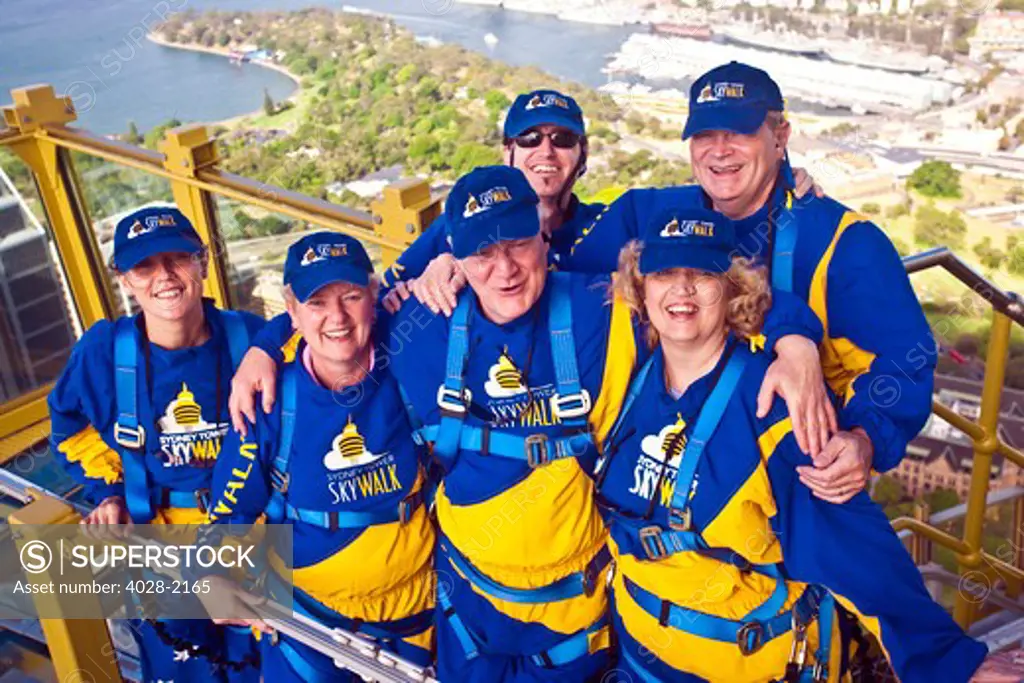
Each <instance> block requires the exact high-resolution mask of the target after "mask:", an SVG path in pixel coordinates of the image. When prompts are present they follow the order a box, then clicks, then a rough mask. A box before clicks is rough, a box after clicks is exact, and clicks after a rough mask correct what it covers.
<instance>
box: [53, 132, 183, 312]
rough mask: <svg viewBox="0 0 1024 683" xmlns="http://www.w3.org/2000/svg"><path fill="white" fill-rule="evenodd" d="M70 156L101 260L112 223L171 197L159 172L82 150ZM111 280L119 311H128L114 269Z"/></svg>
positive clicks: (110, 244) (109, 249)
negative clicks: (124, 164)
mask: <svg viewBox="0 0 1024 683" xmlns="http://www.w3.org/2000/svg"><path fill="white" fill-rule="evenodd" d="M71 160H72V162H73V163H74V166H75V171H76V173H77V174H78V179H79V187H80V188H81V191H82V196H83V200H84V201H85V206H86V209H87V210H88V212H89V218H90V219H91V220H92V227H93V230H94V231H95V233H96V241H97V243H98V244H99V247H100V253H101V254H102V255H103V260H104V263H107V262H109V260H110V256H111V254H112V253H113V251H114V227H115V226H116V225H117V222H118V221H119V220H120V219H121V218H122V217H124V216H125V215H127V214H129V213H131V212H132V211H136V210H138V209H141V208H143V207H147V206H154V205H160V204H171V203H173V201H174V199H173V195H172V193H171V183H170V182H169V181H168V180H167V179H165V178H161V177H160V176H156V175H152V174H149V173H146V172H144V171H140V170H137V169H134V168H129V167H128V166H121V165H120V164H115V163H113V162H110V161H106V160H104V159H100V158H99V157H95V156H92V155H90V154H84V153H81V152H72V153H71ZM110 282H111V287H112V290H113V292H114V294H115V299H117V303H118V307H119V311H118V312H119V313H120V314H126V313H131V312H132V310H133V303H132V302H131V300H130V299H129V297H128V295H127V294H126V293H125V292H124V290H123V289H122V288H121V285H120V284H119V283H118V282H117V279H116V278H115V277H114V276H113V273H110Z"/></svg>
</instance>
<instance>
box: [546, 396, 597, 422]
mask: <svg viewBox="0 0 1024 683" xmlns="http://www.w3.org/2000/svg"><path fill="white" fill-rule="evenodd" d="M591 406H592V404H591V402H590V392H589V391H587V390H586V389H583V390H582V391H580V392H579V393H578V394H567V395H565V396H562V395H560V394H555V395H554V396H552V397H551V412H552V413H554V415H555V417H557V418H559V419H560V420H574V419H576V418H578V417H586V416H587V414H588V413H589V412H590V408H591Z"/></svg>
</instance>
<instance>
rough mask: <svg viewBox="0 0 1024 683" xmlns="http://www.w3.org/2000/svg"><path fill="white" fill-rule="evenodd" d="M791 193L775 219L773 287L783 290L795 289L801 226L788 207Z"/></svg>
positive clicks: (786, 196) (790, 290)
mask: <svg viewBox="0 0 1024 683" xmlns="http://www.w3.org/2000/svg"><path fill="white" fill-rule="evenodd" d="M789 201H790V194H789V193H788V192H787V193H786V194H785V196H784V202H783V205H782V207H780V208H779V213H780V215H779V217H778V218H777V219H776V220H774V221H773V224H774V227H775V246H774V248H773V250H772V287H774V288H775V289H778V290H780V291H783V292H792V291H793V253H794V252H795V251H796V238H797V233H798V232H799V228H798V226H797V221H796V216H794V215H793V212H792V211H790V210H789V209H788V208H786V204H787V203H788V202H789Z"/></svg>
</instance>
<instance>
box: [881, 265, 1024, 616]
mask: <svg viewBox="0 0 1024 683" xmlns="http://www.w3.org/2000/svg"><path fill="white" fill-rule="evenodd" d="M904 265H905V266H906V269H907V272H908V273H916V272H919V271H922V270H926V269H929V268H936V267H939V268H944V269H945V270H946V271H948V272H949V273H950V274H951V275H952V276H953V277H955V278H956V279H958V280H959V281H960V282H962V283H963V284H965V285H966V286H967V287H969V288H970V289H971V290H972V291H973V292H974V293H975V294H977V295H978V296H980V297H981V298H982V299H984V300H985V301H986V302H987V304H988V305H989V306H990V307H991V309H992V328H991V334H990V336H989V342H988V354H987V356H986V359H985V379H984V383H983V385H982V392H981V411H980V414H979V416H978V421H977V422H972V421H971V420H968V419H967V418H965V417H963V416H962V415H959V414H957V413H956V412H954V411H952V410H950V409H949V408H948V407H947V406H944V405H942V404H941V403H939V402H937V401H936V402H934V403H933V405H932V409H933V410H934V412H935V414H936V415H938V416H939V417H941V418H942V419H943V420H945V421H946V422H948V423H949V424H951V425H952V426H953V427H956V428H957V429H959V430H960V431H962V432H963V433H964V434H966V435H967V436H968V437H970V439H971V441H972V442H973V443H974V458H973V461H972V467H971V484H970V489H969V491H968V494H967V501H966V506H967V511H966V515H965V518H964V525H963V537H962V538H957V537H955V536H953V535H951V534H949V533H946V532H944V531H942V530H940V529H938V528H936V527H935V526H932V525H931V524H929V523H928V522H926V521H924V520H923V519H920V518H919V517H921V516H920V515H918V516H917V517H918V518H914V517H901V518H899V519H896V520H893V523H892V525H893V527H894V528H895V529H896V530H897V531H902V530H908V531H910V532H912V533H913V534H915V535H916V536H918V537H920V538H922V539H926V540H927V541H930V542H931V543H936V544H938V545H940V546H943V547H945V548H949V549H950V550H952V551H953V552H955V553H956V554H957V562H958V564H959V571H960V578H961V584H962V585H961V586H960V589H959V590H958V591H957V593H956V597H955V600H954V605H953V617H954V618H955V619H956V620H957V622H958V623H959V624H960V625H961V626H963V627H964V628H967V627H968V626H970V625H971V624H972V623H974V621H976V620H977V618H978V617H979V616H980V613H979V609H980V607H981V602H982V601H981V600H979V599H978V597H977V595H976V594H974V593H972V591H970V590H969V589H967V588H966V586H965V585H964V583H965V582H969V581H970V577H971V576H972V575H974V576H977V577H979V578H981V577H983V578H984V579H985V580H986V581H988V582H990V585H995V584H996V583H997V581H1001V582H1002V583H1003V584H1004V586H1005V588H1006V592H1007V594H1008V595H1011V596H1013V597H1016V596H1018V595H1019V594H1020V591H1021V588H1022V587H1024V570H1022V568H1021V567H1020V566H1014V565H1013V564H1010V563H1008V562H1006V561H1004V560H1003V559H1001V558H998V557H994V556H992V555H991V554H989V553H987V552H985V551H984V549H983V548H982V532H983V530H984V524H985V511H986V509H987V502H986V499H987V496H988V489H989V479H990V476H991V470H992V457H993V456H994V455H995V454H996V453H999V454H1001V455H1002V456H1003V457H1005V458H1006V459H1007V460H1009V461H1010V462H1012V463H1013V464H1015V465H1017V466H1018V467H1022V468H1024V453H1021V452H1020V451H1019V450H1017V449H1015V448H1012V447H1010V446H1009V445H1007V444H1006V443H1004V442H1002V441H1001V440H1000V439H999V436H998V432H997V430H998V427H999V413H1000V402H1001V398H1002V393H1003V380H1004V377H1005V374H1006V361H1007V356H1008V353H1009V348H1010V324H1011V322H1015V323H1017V324H1018V325H1022V326H1024V306H1022V305H1021V301H1020V299H1019V298H1018V297H1017V295H1016V294H1013V293H1012V292H1006V291H1004V290H1003V289H1001V288H999V287H997V286H996V285H995V284H993V283H992V282H990V281H989V280H987V279H986V278H985V277H983V276H982V275H981V274H979V273H978V272H977V271H975V270H974V269H973V268H971V267H970V266H969V265H968V264H966V263H964V262H963V261H962V260H961V259H960V258H959V257H957V256H956V255H955V254H954V253H952V252H951V251H949V249H947V248H945V247H940V248H938V249H932V250H931V251H927V252H924V253H922V254H918V255H916V256H909V257H907V258H906V259H904ZM1020 500H1021V499H1019V498H1018V499H1017V500H1016V501H1015V502H1014V521H1015V522H1018V521H1020V520H1018V518H1020V517H1021V516H1022V511H1024V505H1022V504H1021V502H1020ZM1015 554H1016V555H1017V558H1016V559H1017V564H1018V565H1019V564H1020V561H1019V560H1020V557H1019V556H1020V553H1019V552H1017V553H1015Z"/></svg>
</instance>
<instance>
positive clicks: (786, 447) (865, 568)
mask: <svg viewBox="0 0 1024 683" xmlns="http://www.w3.org/2000/svg"><path fill="white" fill-rule="evenodd" d="M769 360H770V359H769V358H768V357H767V355H766V354H763V353H759V354H753V353H751V352H750V351H749V350H748V349H747V348H746V345H745V344H738V343H736V342H735V341H733V340H732V339H731V338H730V343H729V344H728V345H727V349H726V352H725V353H724V354H723V357H722V359H721V360H720V361H719V362H718V364H717V366H716V368H715V369H714V370H713V371H711V372H709V373H708V374H707V375H705V376H704V377H702V378H700V379H698V380H697V381H696V382H694V383H693V384H692V385H691V386H690V387H689V388H688V389H687V390H686V391H685V392H684V393H683V394H682V395H681V396H679V397H678V398H673V397H672V396H671V395H670V394H669V392H668V391H667V390H666V389H665V383H664V367H663V364H664V359H663V356H662V353H661V351H660V348H659V349H656V350H655V352H654V355H653V356H652V357H651V359H650V361H649V363H647V364H645V366H644V368H643V369H642V370H641V371H640V372H639V373H638V377H637V379H636V380H635V382H634V388H631V390H630V398H629V399H627V406H628V409H627V410H626V411H625V412H624V414H623V417H622V419H621V420H620V422H619V424H617V425H616V427H615V428H614V430H613V432H612V435H611V437H610V438H609V440H608V442H606V444H605V446H606V448H605V456H604V457H605V459H604V460H603V461H602V463H601V466H600V468H599V479H598V482H599V500H600V504H601V506H602V510H603V512H604V513H605V516H606V519H607V520H608V522H609V527H610V533H611V538H612V541H611V547H612V548H613V549H614V554H615V557H616V561H617V568H618V570H617V572H616V576H615V579H614V587H613V593H614V615H613V624H614V628H615V635H616V640H617V643H618V655H619V663H618V667H619V668H620V669H621V670H623V671H625V672H627V673H628V674H629V676H630V680H633V681H637V682H639V681H652V682H653V681H666V682H667V681H703V680H709V681H729V682H730V683H732V682H736V683H740V682H743V681H782V680H786V681H812V680H814V681H826V680H827V681H838V680H840V678H841V676H842V674H843V673H844V672H843V664H844V659H843V651H842V650H843V648H841V647H839V646H838V645H839V643H840V642H842V640H843V636H842V632H843V631H844V630H845V629H847V628H848V626H849V625H850V624H849V622H850V620H851V619H852V618H856V619H857V620H858V621H860V622H861V624H863V625H864V626H865V627H866V628H867V629H868V630H870V631H871V632H872V633H873V634H874V635H875V637H877V638H878V640H879V642H880V643H881V645H882V647H883V649H884V651H885V654H886V655H887V657H888V659H889V661H890V663H891V664H892V667H893V669H894V670H895V672H896V674H897V676H898V677H899V679H900V680H901V681H905V682H906V683H917V682H920V683H931V682H933V681H950V682H951V683H954V682H965V681H967V680H968V679H969V678H970V677H971V675H972V674H973V672H974V671H975V670H976V669H977V668H978V666H979V665H980V664H981V662H982V660H983V659H984V657H985V654H986V648H985V646H984V645H983V644H981V643H979V642H976V641H974V640H972V639H970V638H968V637H967V636H966V635H965V634H964V632H963V631H962V630H961V629H960V627H959V626H957V624H956V623H955V622H953V620H952V619H951V618H950V616H949V615H948V614H947V613H946V612H945V611H944V610H943V609H942V607H941V606H939V605H938V604H937V603H935V602H934V601H933V600H932V599H931V597H930V596H929V594H928V592H927V590H926V589H925V586H924V583H923V581H922V579H921V575H920V573H919V572H918V570H917V568H916V567H915V566H914V563H913V561H912V560H911V558H910V556H909V555H908V554H907V552H906V550H905V549H904V547H903V545H902V543H901V542H900V540H899V538H898V537H897V536H896V534H895V532H894V531H893V529H892V527H891V526H890V525H889V521H888V520H887V519H886V517H885V515H884V514H883V512H882V510H881V508H879V507H878V505H877V504H875V503H874V502H873V501H871V499H870V498H869V496H868V494H867V493H866V492H861V493H859V494H857V495H856V496H855V497H854V498H853V499H852V500H851V501H849V502H848V503H846V504H843V505H834V504H831V503H827V502H824V501H821V500H819V499H817V498H815V497H814V496H813V495H812V494H811V491H810V490H809V489H808V488H806V486H804V485H803V484H802V483H801V482H800V481H799V478H798V476H797V473H796V470H795V468H796V467H797V466H798V465H809V464H810V459H809V458H808V457H807V456H806V455H804V454H803V453H802V452H801V451H800V449H799V447H798V446H797V444H796V440H795V438H794V437H793V433H792V423H791V421H790V419H789V416H788V414H787V411H786V406H785V403H784V402H782V401H781V400H776V401H775V403H774V405H773V406H772V409H771V411H770V413H769V414H768V415H767V416H766V417H764V418H758V417H757V416H756V413H757V395H758V391H759V389H760V386H761V383H762V381H763V379H764V374H765V372H766V370H767V368H768V364H769ZM716 416H717V422H715V418H716ZM679 487H681V488H679ZM677 488H678V492H679V495H678V496H677V495H676V491H677ZM673 524H674V525H675V527H674V528H675V530H673V526H672V525H673ZM836 604H838V606H839V607H840V608H841V610H842V611H839V610H837V609H836ZM816 615H817V616H816ZM841 615H842V616H841ZM848 615H852V616H848ZM794 623H798V624H800V628H797V629H794ZM821 625H824V627H822V626H821ZM819 628H820V629H821V630H822V631H825V632H827V633H828V634H829V636H830V637H829V639H828V641H826V642H825V643H822V642H820V635H819ZM794 641H797V642H796V644H794ZM823 645H824V647H823ZM790 662H792V665H793V666H792V667H791V669H792V670H791V671H790V672H789V675H790V677H789V678H787V677H786V675H787V664H789V663H790ZM800 662H802V663H803V664H804V666H802V667H801V666H798V664H799V663H800ZM819 663H820V664H821V666H819V667H818V668H817V669H816V668H815V664H819ZM815 676H817V678H815Z"/></svg>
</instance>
